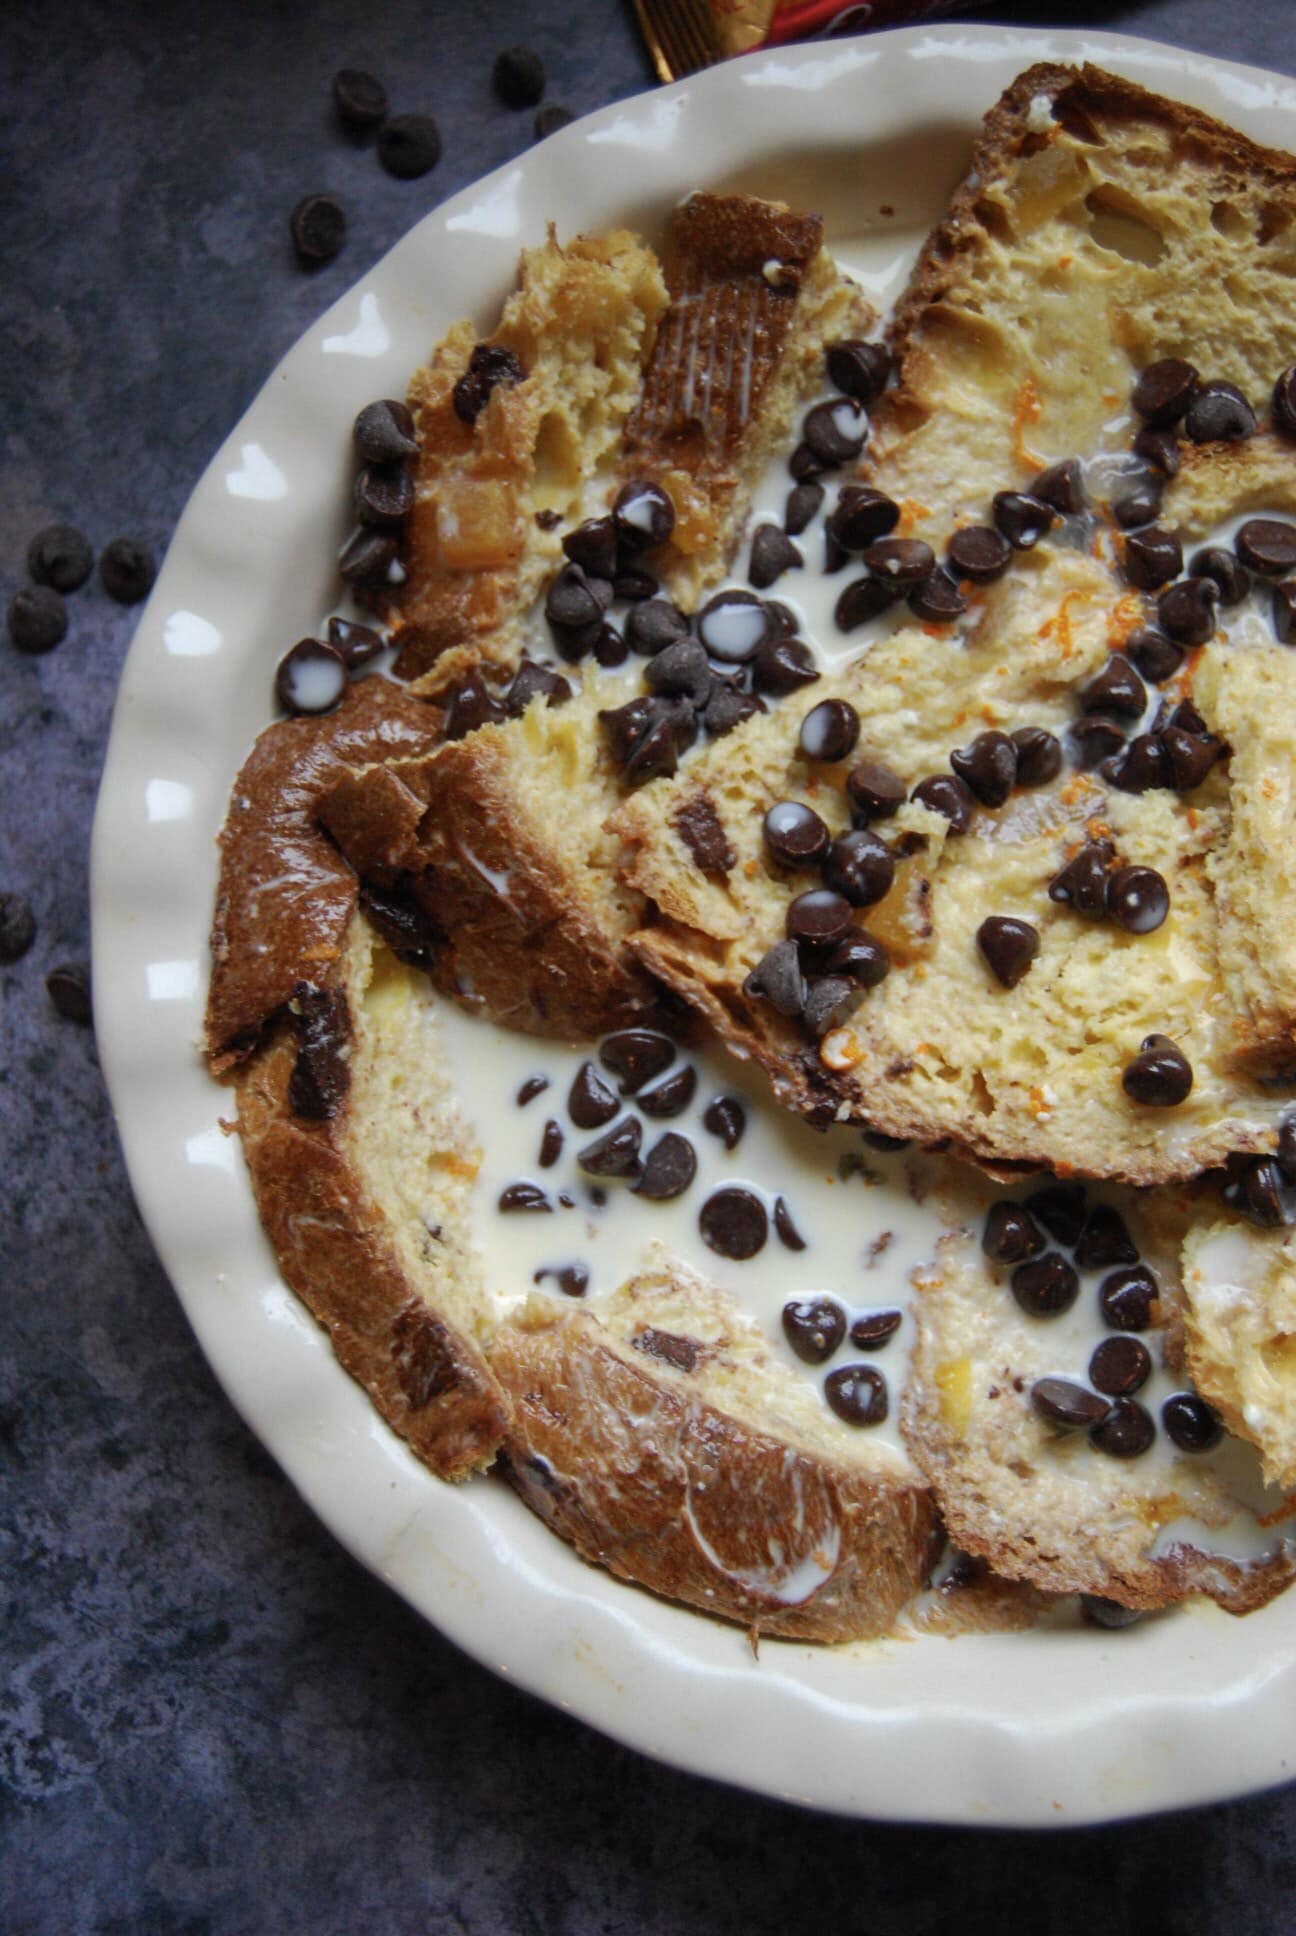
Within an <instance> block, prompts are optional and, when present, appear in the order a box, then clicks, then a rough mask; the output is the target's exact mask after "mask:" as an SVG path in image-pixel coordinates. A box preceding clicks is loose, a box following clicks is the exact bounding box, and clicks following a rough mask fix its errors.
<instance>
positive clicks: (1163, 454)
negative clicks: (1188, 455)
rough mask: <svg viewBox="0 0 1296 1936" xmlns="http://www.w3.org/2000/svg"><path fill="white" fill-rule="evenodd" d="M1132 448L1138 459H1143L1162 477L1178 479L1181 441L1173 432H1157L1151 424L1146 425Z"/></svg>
mask: <svg viewBox="0 0 1296 1936" xmlns="http://www.w3.org/2000/svg"><path fill="white" fill-rule="evenodd" d="M1130 448H1131V449H1132V450H1133V452H1134V455H1135V456H1136V457H1141V458H1142V459H1143V462H1144V463H1145V464H1150V465H1151V466H1152V468H1153V470H1154V471H1158V472H1159V473H1160V474H1161V476H1162V477H1165V478H1171V477H1178V475H1179V466H1180V463H1181V462H1182V459H1181V457H1180V454H1179V439H1178V438H1177V437H1176V436H1175V434H1174V432H1173V430H1155V429H1153V427H1152V425H1151V424H1144V426H1143V428H1142V430H1140V431H1139V433H1138V435H1137V436H1136V437H1135V439H1134V442H1133V444H1132V445H1131V446H1130Z"/></svg>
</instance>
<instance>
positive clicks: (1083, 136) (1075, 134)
mask: <svg viewBox="0 0 1296 1936" xmlns="http://www.w3.org/2000/svg"><path fill="white" fill-rule="evenodd" d="M1053 119H1054V120H1055V121H1058V122H1060V123H1061V125H1062V126H1063V127H1064V128H1065V129H1066V131H1067V133H1068V134H1069V135H1070V136H1071V137H1072V139H1073V140H1075V141H1087V142H1088V143H1089V144H1090V145H1091V146H1092V147H1095V148H1101V147H1102V145H1103V142H1104V140H1105V138H1106V137H1105V136H1104V134H1103V132H1102V129H1101V128H1100V127H1099V126H1098V124H1097V122H1096V121H1095V120H1094V119H1093V116H1092V115H1091V114H1089V113H1088V112H1087V111H1086V109H1084V108H1082V107H1081V106H1080V104H1079V102H1078V101H1076V100H1073V99H1072V98H1071V97H1070V96H1069V95H1067V94H1062V95H1059V97H1058V99H1057V100H1056V101H1054V103H1053Z"/></svg>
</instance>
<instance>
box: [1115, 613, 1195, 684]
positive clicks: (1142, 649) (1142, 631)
mask: <svg viewBox="0 0 1296 1936" xmlns="http://www.w3.org/2000/svg"><path fill="white" fill-rule="evenodd" d="M1125 650H1126V652H1127V653H1128V655H1129V657H1130V658H1131V659H1132V660H1133V662H1134V664H1135V665H1136V666H1137V667H1138V669H1139V671H1140V672H1141V673H1142V675H1143V677H1144V678H1145V679H1149V680H1151V682H1152V684H1153V685H1154V686H1159V685H1161V684H1163V683H1164V681H1165V680H1167V679H1171V678H1173V677H1174V675H1175V673H1176V672H1178V670H1179V668H1180V666H1181V665H1182V664H1183V662H1184V655H1183V648H1182V646H1178V645H1175V644H1174V642H1173V640H1171V639H1168V638H1167V637H1166V636H1165V633H1164V632H1158V631H1155V630H1154V629H1153V627H1152V626H1150V625H1142V626H1140V627H1139V628H1138V629H1137V631H1134V632H1131V633H1130V635H1129V638H1128V639H1127V640H1126V641H1125Z"/></svg>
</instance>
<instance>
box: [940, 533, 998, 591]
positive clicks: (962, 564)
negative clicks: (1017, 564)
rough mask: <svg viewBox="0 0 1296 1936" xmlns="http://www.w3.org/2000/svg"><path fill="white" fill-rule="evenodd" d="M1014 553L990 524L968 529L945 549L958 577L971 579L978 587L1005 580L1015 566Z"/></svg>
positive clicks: (953, 538) (958, 534)
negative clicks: (1012, 564) (1011, 567)
mask: <svg viewBox="0 0 1296 1936" xmlns="http://www.w3.org/2000/svg"><path fill="white" fill-rule="evenodd" d="M1012 553H1013V548H1012V546H1011V544H1010V543H1009V542H1008V539H1007V538H1006V537H1005V536H1004V535H1003V533H1002V532H1000V531H996V530H994V529H993V528H992V527H991V526H990V525H988V524H967V525H964V526H963V528H962V529H961V530H959V531H956V532H954V534H953V536H952V537H951V538H950V540H949V542H948V544H947V545H946V547H945V555H946V557H947V558H948V559H949V564H950V569H951V571H952V572H953V574H954V576H955V577H956V578H970V579H971V580H972V582H973V584H974V585H988V584H990V583H991V582H992V580H994V579H996V578H1002V576H1003V574H1004V573H1005V572H1006V571H1007V569H1008V566H1009V564H1010V563H1011V562H1012Z"/></svg>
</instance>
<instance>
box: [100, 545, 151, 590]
mask: <svg viewBox="0 0 1296 1936" xmlns="http://www.w3.org/2000/svg"><path fill="white" fill-rule="evenodd" d="M156 577H157V565H156V563H155V562H154V558H153V553H152V552H151V551H150V550H149V548H148V546H147V545H144V544H140V543H139V541H138V540H137V539H135V538H114V539H113V541H112V543H111V544H108V545H105V546H104V548H103V551H102V552H101V553H100V556H99V578H100V582H101V583H102V585H103V588H104V590H105V591H106V592H107V594H108V596H109V598H115V599H116V601H117V603H118V604H119V605H138V604H139V602H140V600H141V599H143V598H147V597H148V595H149V593H150V592H151V591H152V589H153V580H154V579H155V578H156Z"/></svg>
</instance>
